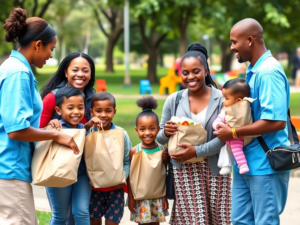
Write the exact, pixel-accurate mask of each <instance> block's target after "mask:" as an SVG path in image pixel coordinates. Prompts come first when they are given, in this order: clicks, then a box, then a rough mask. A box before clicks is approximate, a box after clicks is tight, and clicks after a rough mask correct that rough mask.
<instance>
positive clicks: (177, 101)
mask: <svg viewBox="0 0 300 225" xmlns="http://www.w3.org/2000/svg"><path fill="white" fill-rule="evenodd" d="M183 91H184V90H181V91H178V92H177V95H176V100H175V111H174V115H173V116H176V112H177V108H178V105H179V101H180V99H181V95H182V92H183Z"/></svg>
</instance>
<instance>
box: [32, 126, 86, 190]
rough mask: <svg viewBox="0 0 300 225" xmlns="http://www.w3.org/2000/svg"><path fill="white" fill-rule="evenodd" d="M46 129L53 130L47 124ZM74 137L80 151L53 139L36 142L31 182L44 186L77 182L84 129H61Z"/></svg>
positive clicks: (59, 185)
mask: <svg viewBox="0 0 300 225" xmlns="http://www.w3.org/2000/svg"><path fill="white" fill-rule="evenodd" d="M46 130H55V129H54V128H52V127H51V126H48V127H47V128H46ZM57 132H61V133H64V134H68V135H70V136H72V137H73V138H74V141H75V143H76V144H77V146H78V149H79V151H80V153H79V154H78V155H76V154H74V152H73V150H72V149H71V148H70V147H67V146H65V145H60V144H58V143H57V142H55V141H53V140H49V141H40V142H38V143H37V145H36V147H35V151H34V155H33V158H32V162H31V173H32V179H33V184H35V185H39V186H46V187H66V186H69V185H71V184H73V183H75V182H77V173H78V167H79V163H80V160H81V157H82V153H83V147H84V140H85V133H86V131H85V129H61V130H60V131H57Z"/></svg>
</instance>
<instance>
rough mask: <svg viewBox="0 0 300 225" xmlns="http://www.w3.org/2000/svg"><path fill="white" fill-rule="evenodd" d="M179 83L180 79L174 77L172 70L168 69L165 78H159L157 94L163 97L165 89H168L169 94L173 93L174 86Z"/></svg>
mask: <svg viewBox="0 0 300 225" xmlns="http://www.w3.org/2000/svg"><path fill="white" fill-rule="evenodd" d="M181 82H182V80H181V77H178V76H176V74H175V70H174V68H170V69H169V70H168V74H167V76H165V77H162V78H160V87H159V94H160V95H163V94H164V91H165V89H166V88H167V89H168V91H169V94H172V93H174V92H175V90H176V85H177V84H178V83H181Z"/></svg>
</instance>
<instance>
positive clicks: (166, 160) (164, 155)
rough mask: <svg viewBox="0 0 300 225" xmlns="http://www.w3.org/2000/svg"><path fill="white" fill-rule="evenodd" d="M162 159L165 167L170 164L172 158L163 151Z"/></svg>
mask: <svg viewBox="0 0 300 225" xmlns="http://www.w3.org/2000/svg"><path fill="white" fill-rule="evenodd" d="M162 159H163V161H164V164H165V165H166V164H168V162H169V160H170V156H169V154H168V151H167V150H164V151H163V153H162Z"/></svg>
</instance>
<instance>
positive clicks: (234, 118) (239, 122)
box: [224, 98, 255, 146]
mask: <svg viewBox="0 0 300 225" xmlns="http://www.w3.org/2000/svg"><path fill="white" fill-rule="evenodd" d="M253 101H255V99H252V98H244V99H243V100H242V101H239V102H237V103H235V104H233V105H231V106H228V107H224V108H225V114H226V116H225V121H226V123H227V124H228V125H229V126H230V127H242V126H245V125H248V124H251V123H253V119H252V115H251V107H250V103H251V102H253ZM252 138H253V137H248V136H247V137H244V146H245V145H248V144H249V143H250V142H251V141H252Z"/></svg>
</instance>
